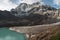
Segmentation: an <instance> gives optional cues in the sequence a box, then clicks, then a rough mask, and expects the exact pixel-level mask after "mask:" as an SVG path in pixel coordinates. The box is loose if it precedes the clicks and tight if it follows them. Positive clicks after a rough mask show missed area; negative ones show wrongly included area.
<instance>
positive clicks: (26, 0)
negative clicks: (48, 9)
mask: <svg viewBox="0 0 60 40" xmlns="http://www.w3.org/2000/svg"><path fill="white" fill-rule="evenodd" d="M37 1H39V2H41V0H21V1H19V3H28V4H32V3H34V2H37Z"/></svg>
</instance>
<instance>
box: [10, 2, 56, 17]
mask: <svg viewBox="0 0 60 40" xmlns="http://www.w3.org/2000/svg"><path fill="white" fill-rule="evenodd" d="M47 10H49V11H50V10H56V8H54V7H51V6H49V5H41V4H40V3H39V2H36V3H33V4H26V3H21V4H20V5H19V6H17V7H16V8H15V9H14V10H11V11H15V12H16V13H15V14H13V15H15V16H19V17H20V16H29V15H30V14H32V13H38V14H43V12H47Z"/></svg>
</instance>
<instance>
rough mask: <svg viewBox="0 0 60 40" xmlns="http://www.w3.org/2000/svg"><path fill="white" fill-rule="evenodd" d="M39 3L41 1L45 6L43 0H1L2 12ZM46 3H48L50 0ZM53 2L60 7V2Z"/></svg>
mask: <svg viewBox="0 0 60 40" xmlns="http://www.w3.org/2000/svg"><path fill="white" fill-rule="evenodd" d="M37 1H39V2H40V3H41V4H44V2H42V0H0V10H11V9H12V8H16V7H17V6H18V5H19V4H20V3H28V4H32V3H34V2H37ZM43 1H44V0H43ZM45 1H46V2H48V0H45ZM52 1H53V3H54V4H56V5H60V0H52Z"/></svg>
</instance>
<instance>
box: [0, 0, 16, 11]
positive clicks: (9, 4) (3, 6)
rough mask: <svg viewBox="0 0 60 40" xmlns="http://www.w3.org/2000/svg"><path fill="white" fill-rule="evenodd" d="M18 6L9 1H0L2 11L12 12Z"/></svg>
mask: <svg viewBox="0 0 60 40" xmlns="http://www.w3.org/2000/svg"><path fill="white" fill-rule="evenodd" d="M16 6H17V5H16V4H13V3H12V2H10V1H9V0H0V10H10V9H12V8H15V7H16Z"/></svg>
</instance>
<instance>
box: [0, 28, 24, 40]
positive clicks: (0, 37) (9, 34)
mask: <svg viewBox="0 0 60 40" xmlns="http://www.w3.org/2000/svg"><path fill="white" fill-rule="evenodd" d="M0 40H25V35H24V34H22V33H17V32H14V31H10V30H9V29H7V28H0Z"/></svg>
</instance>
